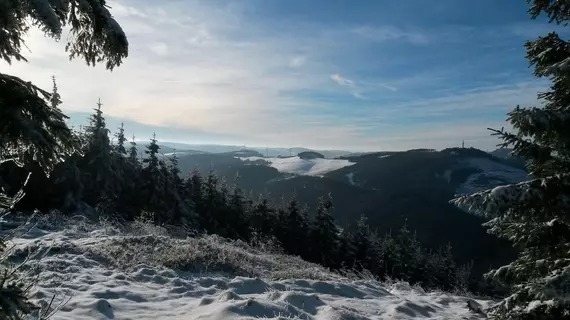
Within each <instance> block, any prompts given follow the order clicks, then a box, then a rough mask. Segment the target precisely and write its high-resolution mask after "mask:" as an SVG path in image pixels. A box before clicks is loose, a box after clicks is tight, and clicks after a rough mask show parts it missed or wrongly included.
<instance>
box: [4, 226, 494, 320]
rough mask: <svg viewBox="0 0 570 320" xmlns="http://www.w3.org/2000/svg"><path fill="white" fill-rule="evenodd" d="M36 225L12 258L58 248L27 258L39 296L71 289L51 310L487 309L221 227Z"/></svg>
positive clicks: (332, 315) (353, 313) (357, 313)
mask: <svg viewBox="0 0 570 320" xmlns="http://www.w3.org/2000/svg"><path fill="white" fill-rule="evenodd" d="M54 219H55V218H54ZM0 224H3V226H2V229H7V228H8V229H10V228H13V227H14V226H15V225H16V224H12V226H6V225H7V223H0ZM8 224H9V223H8ZM62 225H67V226H66V227H62ZM52 226H58V227H52ZM28 229H29V231H28V232H27V233H24V234H20V235H17V236H16V237H15V238H14V239H13V240H12V243H13V245H14V248H13V250H12V252H11V258H12V260H13V261H14V262H15V263H19V262H22V261H23V260H24V259H25V257H26V256H27V254H28V252H29V251H31V252H40V253H42V252H46V250H47V249H48V248H51V250H50V251H49V252H48V253H46V254H41V255H36V256H32V257H31V258H30V260H29V261H28V263H27V266H28V267H40V268H41V269H43V272H41V273H40V275H39V279H38V280H39V285H38V286H37V288H36V290H35V292H34V294H33V298H34V301H36V302H39V303H40V304H42V305H47V303H48V302H49V301H50V299H51V297H52V296H53V294H54V293H56V294H57V298H56V300H55V303H54V305H57V302H58V300H61V299H70V300H69V302H67V304H66V305H65V306H64V307H63V308H62V309H61V310H60V311H58V312H57V313H56V314H55V315H54V316H53V319H70V320H71V319H72V320H81V319H121V320H123V319H125V320H126V319H137V320H143V319H153V320H156V319H309V320H311V319H321V320H325V319H331V320H333V319H478V318H480V317H481V316H480V315H477V314H475V313H473V312H471V311H469V310H468V309H467V301H468V298H465V297H461V296H454V295H450V294H445V293H441V292H432V293H426V292H424V291H422V290H421V289H418V288H412V287H410V286H408V285H407V284H404V283H395V284H390V285H388V284H382V283H379V282H377V281H374V280H362V279H360V280H358V279H350V278H346V277H342V276H339V275H336V274H333V273H330V272H328V271H326V270H324V269H323V268H321V267H319V266H316V265H313V264H310V263H307V262H304V261H302V260H300V259H298V258H295V257H289V256H284V255H280V254H276V253H274V254H270V253H267V252H266V249H263V250H262V249H260V248H252V247H250V246H249V245H247V244H244V243H240V242H228V241H225V240H223V239H220V238H218V237H212V236H210V237H205V238H188V239H182V238H173V237H170V236H167V235H166V232H165V230H163V229H160V228H157V227H152V226H147V225H144V224H140V223H137V224H133V225H131V226H130V227H128V228H122V229H121V230H119V229H118V228H116V227H113V226H111V225H109V224H92V223H87V222H83V220H76V221H74V222H72V223H68V222H62V220H57V221H53V219H52V220H51V221H48V222H43V223H41V224H38V225H36V226H31V227H30V228H28ZM4 232H5V231H4ZM42 256H43V258H40V257H42ZM181 270H184V271H181ZM477 301H478V302H479V303H480V304H481V305H482V306H483V307H486V306H488V304H489V302H487V301H480V300H477Z"/></svg>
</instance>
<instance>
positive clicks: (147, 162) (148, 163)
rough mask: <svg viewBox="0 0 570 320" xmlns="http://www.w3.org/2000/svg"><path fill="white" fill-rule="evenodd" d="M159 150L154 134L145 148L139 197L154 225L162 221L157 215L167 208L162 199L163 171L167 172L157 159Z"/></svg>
mask: <svg viewBox="0 0 570 320" xmlns="http://www.w3.org/2000/svg"><path fill="white" fill-rule="evenodd" d="M159 150H160V146H159V145H158V141H157V140H156V133H154V134H153V136H152V139H151V140H150V143H149V144H148V145H147V146H146V150H145V153H146V154H147V157H146V158H144V159H143V168H142V171H141V181H142V185H141V196H142V199H143V201H144V205H143V208H144V210H146V211H148V212H151V213H152V214H153V217H154V222H155V223H158V222H159V221H162V219H161V218H160V217H159V216H158V215H159V214H161V213H164V212H163V210H165V208H166V207H167V204H166V203H165V200H166V199H165V198H164V184H165V178H166V177H164V176H163V173H164V171H167V170H166V168H165V167H164V163H163V162H162V161H160V160H159V159H158V152H159ZM161 167H162V168H163V169H162V170H161Z"/></svg>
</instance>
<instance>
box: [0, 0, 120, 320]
mask: <svg viewBox="0 0 570 320" xmlns="http://www.w3.org/2000/svg"><path fill="white" fill-rule="evenodd" d="M80 2H81V1H78V0H72V1H63V2H61V1H60V2H54V1H40V2H38V1H35V2H32V1H29V0H22V1H4V2H2V4H1V5H0V6H1V7H2V9H1V10H0V29H1V30H2V34H3V36H2V37H0V58H1V59H2V60H4V61H6V62H8V63H11V62H12V61H13V60H16V61H26V58H25V57H24V56H23V55H22V47H25V43H24V40H23V39H25V38H26V34H27V32H28V31H29V30H30V27H31V26H32V25H33V26H35V27H38V28H40V29H42V30H43V31H45V34H46V35H47V36H49V37H52V38H54V39H59V38H60V36H61V33H62V31H63V25H65V24H68V25H69V26H70V33H71V35H72V36H70V37H67V39H69V40H68V41H69V42H68V45H67V47H66V50H67V51H68V52H69V53H70V58H75V57H80V58H82V59H85V61H86V62H87V63H88V64H90V65H94V64H95V63H98V62H103V63H105V64H106V66H107V69H113V68H114V67H116V66H118V65H119V64H121V62H122V59H123V58H124V57H126V56H127V53H128V42H127V38H126V36H125V34H124V33H123V31H122V30H121V27H120V25H119V24H118V23H117V22H116V21H115V20H114V19H113V17H112V16H111V14H110V12H109V11H108V10H107V8H106V7H105V1H103V0H99V1H97V0H94V1H89V2H82V3H80ZM38 3H39V5H42V6H43V8H44V10H42V14H40V15H38V13H37V5H38ZM71 11H73V12H71ZM30 19H31V20H33V22H34V23H33V24H30V23H29V21H30ZM59 101H60V99H59V96H55V95H54V96H50V94H49V93H47V92H46V91H44V90H41V89H40V88H38V87H36V86H34V85H33V84H31V83H30V82H27V81H24V80H22V79H20V78H17V77H13V76H10V75H6V74H4V73H0V164H6V162H7V161H10V162H12V163H16V164H18V165H22V166H23V165H25V164H27V163H28V164H29V163H33V164H34V165H35V166H37V167H39V168H40V169H41V171H43V174H46V175H49V174H50V173H51V172H52V170H53V169H54V167H55V166H56V165H57V164H58V163H60V162H61V160H62V159H65V158H67V157H69V156H70V155H73V154H75V152H76V149H77V145H76V140H75V137H74V135H73V134H72V133H71V130H70V129H69V128H68V127H67V125H66V124H65V120H66V118H67V117H66V116H65V115H64V114H63V113H62V112H61V110H59V109H58V108H57V107H56V106H55V107H54V105H57V104H58V103H59ZM0 180H4V176H2V177H0ZM21 183H22V184H23V183H24V182H23V181H22V182H21ZM23 196H24V193H23V192H22V191H21V190H20V191H19V192H17V193H16V194H14V195H12V196H9V195H7V194H5V193H3V192H0V215H4V214H6V213H7V212H9V210H10V208H12V207H13V205H14V204H15V203H16V202H17V201H20V200H22V197H23ZM3 241H4V239H0V252H1V253H0V256H1V257H2V258H0V260H2V261H0V262H1V263H0V274H1V275H0V318H1V319H10V320H11V319H22V318H23V316H22V315H23V314H29V313H30V312H31V311H32V309H33V306H32V305H31V304H30V303H29V302H28V301H27V294H28V292H27V290H26V288H25V287H23V286H21V285H20V284H19V283H15V282H14V279H13V278H11V276H12V274H11V273H8V272H5V271H6V270H5V264H4V262H5V261H4V259H5V258H6V255H5V252H4V250H5V246H4V245H3Z"/></svg>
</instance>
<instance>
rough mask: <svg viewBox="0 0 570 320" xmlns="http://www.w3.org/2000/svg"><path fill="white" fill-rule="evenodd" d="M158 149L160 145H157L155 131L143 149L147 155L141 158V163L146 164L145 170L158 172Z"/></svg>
mask: <svg viewBox="0 0 570 320" xmlns="http://www.w3.org/2000/svg"><path fill="white" fill-rule="evenodd" d="M159 150H160V146H159V145H158V141H157V140H156V133H153V135H152V139H150V143H149V144H148V145H147V146H146V150H145V151H144V152H145V154H146V155H147V157H146V158H145V159H143V163H144V164H146V166H145V170H147V171H149V172H158V171H159V169H160V161H159V159H158V152H159Z"/></svg>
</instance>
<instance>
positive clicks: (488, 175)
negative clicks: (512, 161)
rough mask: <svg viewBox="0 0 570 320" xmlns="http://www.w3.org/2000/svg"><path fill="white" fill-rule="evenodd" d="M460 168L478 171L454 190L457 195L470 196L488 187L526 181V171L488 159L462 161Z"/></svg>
mask: <svg viewBox="0 0 570 320" xmlns="http://www.w3.org/2000/svg"><path fill="white" fill-rule="evenodd" d="M461 164H462V166H466V167H471V168H475V169H478V170H479V172H478V173H473V174H471V175H470V176H469V177H468V178H467V180H466V181H465V182H464V183H462V184H461V185H460V186H459V187H458V188H457V190H456V192H457V193H459V194H472V193H475V192H479V191H481V190H484V189H488V188H489V186H490V185H492V186H497V185H502V184H512V183H519V182H521V181H525V180H528V174H527V172H526V171H524V170H521V169H518V168H515V167H512V166H509V165H506V164H503V163H500V162H497V161H493V160H491V159H488V158H469V159H466V160H463V161H462V163H461Z"/></svg>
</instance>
